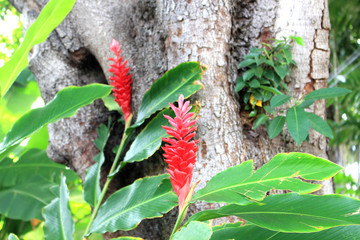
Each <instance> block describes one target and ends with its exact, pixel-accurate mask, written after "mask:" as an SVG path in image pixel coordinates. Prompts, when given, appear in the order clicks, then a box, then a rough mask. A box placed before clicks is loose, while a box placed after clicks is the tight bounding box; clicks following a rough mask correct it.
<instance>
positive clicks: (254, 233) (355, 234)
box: [210, 223, 360, 240]
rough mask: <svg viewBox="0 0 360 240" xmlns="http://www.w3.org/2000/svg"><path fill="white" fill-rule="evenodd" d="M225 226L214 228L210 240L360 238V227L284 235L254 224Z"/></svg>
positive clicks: (331, 239)
mask: <svg viewBox="0 0 360 240" xmlns="http://www.w3.org/2000/svg"><path fill="white" fill-rule="evenodd" d="M240 224H241V223H235V224H224V225H222V226H215V227H214V228H213V235H212V236H211V238H210V240H224V239H233V240H244V239H251V240H264V239H266V240H316V239H318V240H334V239H339V240H340V239H341V240H355V239H358V238H359V236H360V226H359V225H355V226H341V227H335V228H330V229H326V230H323V231H320V232H313V233H283V232H278V231H271V230H269V229H266V228H261V227H258V226H256V225H253V224H246V225H245V226H240Z"/></svg>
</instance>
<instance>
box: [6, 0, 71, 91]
mask: <svg viewBox="0 0 360 240" xmlns="http://www.w3.org/2000/svg"><path fill="white" fill-rule="evenodd" d="M74 3H75V0H51V1H50V2H49V3H48V4H46V6H45V7H44V9H43V10H42V11H41V13H40V15H39V17H38V18H37V19H36V21H35V22H34V23H33V24H32V25H31V26H30V27H29V29H28V30H27V32H26V35H25V37H24V41H23V43H22V44H21V45H20V47H19V49H17V50H16V52H15V53H14V55H13V57H12V58H11V59H10V61H9V62H7V63H6V64H5V66H4V67H2V68H1V69H0V89H1V94H0V95H1V97H2V96H4V95H5V93H6V92H7V91H8V89H9V88H10V86H11V85H12V84H13V82H14V81H15V78H16V77H17V75H18V74H19V73H20V72H21V71H22V70H23V69H24V68H25V67H26V66H27V65H28V64H29V62H28V56H27V55H28V53H29V51H30V50H31V49H32V47H33V46H34V45H35V44H38V43H41V42H43V41H45V40H46V38H47V37H48V36H49V34H50V33H51V32H52V30H54V28H55V27H57V26H58V25H59V24H60V23H61V22H62V20H63V19H64V18H65V17H66V15H67V14H68V13H69V12H70V10H71V9H72V7H73V5H74Z"/></svg>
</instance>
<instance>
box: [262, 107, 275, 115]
mask: <svg viewBox="0 0 360 240" xmlns="http://www.w3.org/2000/svg"><path fill="white" fill-rule="evenodd" d="M264 110H265V111H266V112H267V113H270V114H274V113H275V109H273V108H272V107H270V106H268V105H266V106H264Z"/></svg>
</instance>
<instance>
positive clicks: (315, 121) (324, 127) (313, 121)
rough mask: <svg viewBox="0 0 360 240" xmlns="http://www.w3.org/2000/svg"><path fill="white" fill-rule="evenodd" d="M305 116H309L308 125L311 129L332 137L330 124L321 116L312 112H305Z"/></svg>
mask: <svg viewBox="0 0 360 240" xmlns="http://www.w3.org/2000/svg"><path fill="white" fill-rule="evenodd" d="M307 117H308V118H309V122H310V127H311V128H312V129H314V130H315V131H317V132H318V133H320V134H322V135H324V136H326V137H328V138H334V135H333V132H332V130H331V128H330V126H329V125H328V124H327V122H325V121H324V120H323V119H322V118H321V117H319V116H318V115H315V114H313V113H307Z"/></svg>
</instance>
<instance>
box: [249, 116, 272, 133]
mask: <svg viewBox="0 0 360 240" xmlns="http://www.w3.org/2000/svg"><path fill="white" fill-rule="evenodd" d="M267 120H268V117H267V116H266V115H265V114H263V113H262V114H260V115H259V116H258V117H257V118H256V120H255V122H254V125H253V127H252V129H254V130H255V129H257V128H258V127H259V126H260V125H262V124H264V123H265V122H266V121H267Z"/></svg>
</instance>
